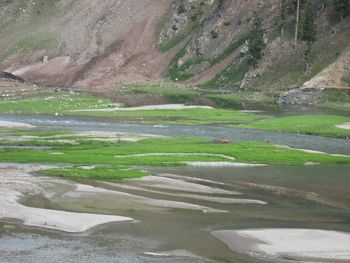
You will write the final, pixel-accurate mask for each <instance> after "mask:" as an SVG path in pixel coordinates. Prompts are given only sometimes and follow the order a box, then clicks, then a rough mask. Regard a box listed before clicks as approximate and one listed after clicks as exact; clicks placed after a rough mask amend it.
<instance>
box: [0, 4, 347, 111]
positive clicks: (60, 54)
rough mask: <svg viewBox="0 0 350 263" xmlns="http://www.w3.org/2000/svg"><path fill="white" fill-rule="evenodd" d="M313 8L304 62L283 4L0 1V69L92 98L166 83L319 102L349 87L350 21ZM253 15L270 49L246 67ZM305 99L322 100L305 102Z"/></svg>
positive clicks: (328, 7)
mask: <svg viewBox="0 0 350 263" xmlns="http://www.w3.org/2000/svg"><path fill="white" fill-rule="evenodd" d="M303 2H307V1H303ZM309 3H311V4H312V6H313V8H314V12H315V15H316V18H315V19H316V24H317V40H316V42H315V44H314V45H313V47H312V49H311V53H310V58H309V60H308V61H305V58H304V52H305V50H306V47H307V45H306V44H305V42H303V41H302V40H299V43H298V45H296V46H295V44H294V31H295V26H294V24H295V10H294V9H293V8H290V9H288V11H287V13H286V14H285V22H284V23H285V26H284V30H283V36H281V34H280V32H279V30H280V23H281V21H280V19H281V16H280V14H281V8H282V7H281V0H270V1H266V0H247V1H243V0H158V1H154V0H91V1H83V0H47V1H43V0H42V1H36V0H29V1H21V0H6V1H1V2H0V15H1V18H2V19H1V21H0V34H1V39H0V70H2V71H7V72H10V73H13V74H15V75H19V76H21V77H23V78H24V79H25V80H27V81H31V82H34V83H40V84H46V85H53V86H64V87H75V88H79V89H85V90H92V91H95V92H103V91H106V90H111V89H114V88H115V87H116V84H117V83H120V82H122V83H130V82H131V83H142V82H161V81H163V80H164V79H165V80H166V81H169V80H170V81H173V82H175V83H176V84H177V85H179V86H183V87H192V86H197V87H199V88H201V89H203V90H208V92H209V93H210V92H211V90H215V91H216V92H218V91H224V93H225V94H226V93H232V94H236V93H239V94H244V93H245V92H246V93H247V94H248V93H249V96H250V95H251V94H252V93H256V94H258V95H257V96H255V97H266V96H270V97H271V96H272V98H274V99H275V100H276V101H279V102H280V104H281V105H283V104H290V103H292V104H294V103H297V104H298V102H300V103H301V104H303V103H306V104H314V103H319V102H320V101H321V100H322V96H323V95H322V94H321V95H320V96H318V95H317V94H319V92H320V90H324V89H329V88H340V89H348V88H349V83H348V79H349V78H350V77H349V75H350V69H349V66H348V65H349V63H350V62H349V56H348V55H347V54H348V52H349V50H350V45H349V42H350V41H349V36H350V27H349V24H350V18H349V17H345V16H344V15H343V14H342V15H341V16H342V19H340V15H339V14H338V13H336V12H335V10H334V8H333V7H332V5H331V4H327V5H325V4H324V1H322V0H309ZM256 11H257V12H258V13H259V15H260V16H261V17H262V18H263V28H264V31H265V34H264V41H265V44H266V45H265V48H264V50H263V56H262V58H261V59H260V60H259V61H258V63H257V64H256V65H254V66H252V65H251V64H250V62H249V55H248V45H247V40H248V38H249V36H250V30H251V27H252V21H253V17H254V12H256ZM305 12H306V11H305V8H304V9H302V11H301V16H302V18H303V16H304V13H305ZM300 30H301V31H302V28H301V29H300ZM300 87H302V88H301V89H300V90H299V88H300ZM296 89H297V90H296ZM305 90H306V91H307V92H309V93H310V90H312V91H313V90H315V92H316V93H314V92H311V93H310V94H309V96H311V97H312V96H314V97H317V98H319V99H317V100H312V101H311V100H309V99H305V100H303V99H302V98H301V97H303V96H304V94H303V91H305ZM300 93H302V94H301V95H300ZM321 93H322V91H321ZM295 94H297V96H294V95H295ZM240 96H241V95H240Z"/></svg>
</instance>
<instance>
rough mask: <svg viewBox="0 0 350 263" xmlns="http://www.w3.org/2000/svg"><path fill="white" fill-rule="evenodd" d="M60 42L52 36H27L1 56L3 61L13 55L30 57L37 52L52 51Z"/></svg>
mask: <svg viewBox="0 0 350 263" xmlns="http://www.w3.org/2000/svg"><path fill="white" fill-rule="evenodd" d="M57 44H58V41H57V39H56V38H55V37H54V36H52V35H49V34H48V35H33V36H27V37H25V38H23V39H21V40H20V41H18V42H17V43H16V44H15V45H14V46H12V47H10V48H9V49H7V50H5V52H4V53H2V55H1V57H0V58H1V59H6V58H7V57H9V56H11V55H13V54H25V55H30V54H32V53H33V52H35V51H38V50H43V49H50V48H53V47H55V46H57Z"/></svg>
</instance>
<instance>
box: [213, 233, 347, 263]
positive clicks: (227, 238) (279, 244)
mask: <svg viewBox="0 0 350 263" xmlns="http://www.w3.org/2000/svg"><path fill="white" fill-rule="evenodd" d="M211 234H212V235H213V236H214V237H216V238H218V239H219V240H221V241H223V242H224V243H225V244H226V245H227V246H228V247H229V248H230V249H231V250H233V251H235V252H238V253H242V254H247V255H250V256H253V257H256V258H259V259H263V260H267V261H269V262H295V261H302V262H309V261H310V262H311V261H312V262H328V263H329V262H349V261H350V233H345V232H337V231H327V230H319V229H249V230H219V231H213V232H211Z"/></svg>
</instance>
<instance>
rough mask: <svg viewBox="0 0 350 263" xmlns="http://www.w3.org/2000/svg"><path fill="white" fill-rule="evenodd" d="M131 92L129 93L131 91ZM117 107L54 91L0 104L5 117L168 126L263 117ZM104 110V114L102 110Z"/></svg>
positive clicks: (172, 92) (175, 95)
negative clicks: (47, 116)
mask: <svg viewBox="0 0 350 263" xmlns="http://www.w3.org/2000/svg"><path fill="white" fill-rule="evenodd" d="M159 90H161V89H158V88H157V86H152V87H151V88H149V87H148V86H147V87H146V86H138V87H134V88H133V90H132V92H133V93H134V94H135V93H136V94H143V93H145V94H157V92H158V91H159ZM128 92H130V91H128ZM160 93H161V94H163V95H164V96H169V97H171V98H172V99H173V101H174V102H175V101H176V102H180V101H185V100H187V101H188V100H190V99H191V98H195V97H199V93H197V92H195V91H188V90H181V89H178V88H172V87H170V88H164V89H162V91H161V92H160ZM115 107H116V106H115V105H114V103H112V102H111V101H109V100H105V99H99V98H97V97H94V96H91V95H88V94H83V93H70V92H63V91H59V92H52V93H49V94H47V95H40V96H35V97H26V98H21V99H18V100H2V101H0V113H6V114H50V115H57V116H61V115H77V116H78V115H79V116H95V117H109V118H113V119H117V120H121V121H128V122H140V121H142V122H144V123H161V124H164V123H167V124H175V123H176V124H185V125H194V124H234V123H242V122H246V121H253V120H257V119H261V118H264V116H258V115H254V114H250V113H243V112H240V111H235V110H224V109H207V108H192V109H186V108H185V109H177V110H171V109H169V110H156V109H155V110H133V111H118V110H111V108H115ZM101 109H102V111H101ZM103 110H105V111H103Z"/></svg>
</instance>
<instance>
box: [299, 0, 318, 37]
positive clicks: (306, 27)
mask: <svg viewBox="0 0 350 263" xmlns="http://www.w3.org/2000/svg"><path fill="white" fill-rule="evenodd" d="M301 39H302V40H303V41H307V42H308V44H312V43H313V42H315V41H316V24H315V8H314V6H313V4H312V3H311V2H310V1H309V2H308V3H307V6H306V10H305V15H304V18H303V25H302V36H301Z"/></svg>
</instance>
